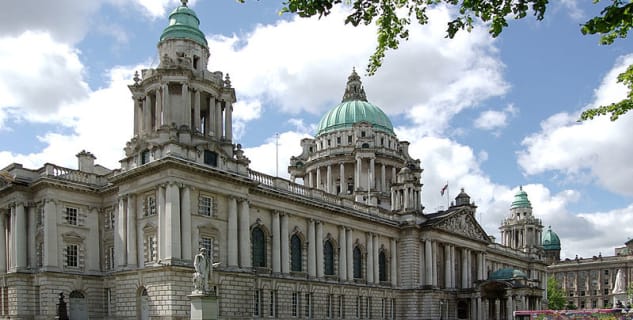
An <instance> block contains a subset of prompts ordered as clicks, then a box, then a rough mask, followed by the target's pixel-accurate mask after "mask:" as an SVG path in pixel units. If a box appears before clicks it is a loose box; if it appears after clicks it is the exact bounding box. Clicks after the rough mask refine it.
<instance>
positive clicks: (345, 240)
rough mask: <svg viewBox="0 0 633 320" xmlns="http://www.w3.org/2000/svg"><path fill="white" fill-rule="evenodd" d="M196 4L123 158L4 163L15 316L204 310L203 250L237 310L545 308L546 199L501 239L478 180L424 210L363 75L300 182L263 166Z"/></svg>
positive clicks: (403, 145)
mask: <svg viewBox="0 0 633 320" xmlns="http://www.w3.org/2000/svg"><path fill="white" fill-rule="evenodd" d="M182 2H183V4H182V5H181V6H179V7H178V8H176V9H175V10H174V11H173V12H172V13H171V14H170V16H169V19H170V23H169V26H167V27H166V28H165V29H164V31H163V33H162V35H161V38H160V40H159V43H158V54H159V57H160V65H159V66H158V67H157V68H155V69H145V70H142V72H141V73H137V74H136V75H135V77H134V79H133V83H132V84H131V85H130V86H129V89H130V91H131V92H132V98H133V99H132V100H133V101H131V103H130V106H131V109H132V110H131V112H133V113H134V123H133V124H132V125H133V127H134V131H133V132H134V135H133V137H131V138H130V140H129V141H128V142H127V143H126V145H125V146H124V151H125V155H124V157H123V158H122V159H121V161H120V163H121V167H120V168H119V169H115V170H111V169H108V168H105V167H103V166H100V165H98V164H95V160H96V158H95V156H94V155H93V154H91V153H90V152H86V151H82V152H80V153H78V154H77V159H78V167H77V169H71V168H64V167H60V166H57V165H54V164H50V163H47V164H45V165H44V166H43V167H41V168H39V169H28V168H24V167H23V166H22V165H20V164H16V163H14V164H10V165H8V166H7V167H5V168H4V169H3V170H2V173H3V174H2V175H1V176H0V230H1V231H2V232H3V234H4V236H0V318H2V319H8V318H10V319H50V318H52V317H54V316H55V315H56V312H57V311H56V309H57V307H56V304H57V303H58V301H59V295H60V293H63V294H64V295H65V297H66V299H67V302H68V310H69V314H70V317H71V319H87V318H90V319H149V318H152V319H188V316H189V310H190V300H189V298H188V297H187V295H189V294H190V293H191V291H192V289H193V285H192V273H193V267H192V259H193V257H194V255H195V253H196V252H198V248H199V247H204V248H206V249H207V252H210V255H211V257H212V259H213V261H214V262H219V263H220V265H219V266H218V267H217V268H216V269H215V270H214V272H213V279H212V285H213V286H214V288H215V289H214V290H215V292H216V293H217V295H218V297H219V308H220V317H221V318H222V319H252V318H278V319H280V318H283V319H288V318H315V319H324V318H331V319H343V318H348V319H349V318H363V319H509V318H511V312H512V311H513V310H520V309H538V308H540V306H541V300H542V297H543V294H544V284H545V281H544V280H545V267H546V265H545V264H544V262H543V260H542V258H543V256H542V252H541V250H540V249H539V246H540V244H539V243H537V242H535V239H539V236H538V233H539V232H540V230H541V228H542V227H541V224H540V221H538V220H536V219H535V218H533V217H532V215H531V208H526V207H523V206H518V207H516V208H515V207H514V204H513V207H512V208H511V210H510V211H511V215H512V216H513V217H514V216H516V217H515V218H509V219H510V220H507V223H505V222H504V225H503V226H502V228H506V229H503V230H504V235H505V234H506V233H507V234H508V236H511V237H509V238H508V240H507V241H506V240H504V242H503V244H497V243H494V241H493V239H492V238H491V237H490V236H489V235H488V234H487V233H486V232H485V231H484V230H483V229H482V227H481V226H480V225H479V223H478V222H477V220H476V219H475V212H476V209H477V207H476V206H475V205H474V203H472V202H471V201H470V197H469V196H468V194H466V193H465V192H464V190H462V192H461V193H460V194H459V195H458V196H457V197H456V198H455V202H454V203H453V204H452V205H451V206H450V207H449V208H448V209H447V210H445V211H439V212H432V213H427V212H424V210H423V209H424V208H423V206H422V204H421V196H420V195H421V191H422V183H421V174H422V171H423V170H422V167H421V164H420V161H419V160H416V159H413V158H412V157H411V156H410V155H409V153H408V145H409V144H408V143H407V142H405V141H400V140H399V139H398V137H397V136H396V134H395V133H394V131H393V126H392V124H391V121H390V120H389V118H388V117H387V116H386V115H385V114H384V112H382V111H381V110H380V108H378V107H377V106H375V105H373V104H371V103H370V102H368V100H367V97H366V95H365V92H364V89H363V87H362V83H361V80H360V77H359V76H358V75H357V74H356V73H355V72H352V74H351V75H350V76H349V78H348V82H347V86H346V89H345V93H344V96H343V100H342V102H341V104H339V105H337V106H335V107H334V108H333V109H332V110H331V111H330V112H328V113H327V114H325V115H324V117H323V119H322V120H321V122H320V124H319V129H318V132H317V134H316V136H315V137H314V139H304V140H303V141H301V145H302V146H303V151H302V153H301V154H300V155H298V156H296V157H293V158H292V160H291V165H290V167H289V169H288V170H289V173H290V174H291V179H290V180H286V179H282V178H279V177H273V176H269V175H266V174H263V173H260V172H256V171H253V170H251V169H249V162H250V161H249V159H248V158H247V156H246V155H245V154H244V152H243V150H242V149H241V146H240V145H239V144H235V143H233V137H232V111H233V103H234V102H235V101H236V95H235V89H234V88H233V87H232V86H231V81H230V79H229V76H228V75H225V74H223V73H222V72H220V71H215V72H210V71H208V70H207V62H208V59H209V56H210V55H209V48H208V45H207V41H206V39H205V37H204V34H203V33H202V32H201V31H200V29H199V23H200V22H199V20H198V18H197V16H196V14H195V12H194V11H193V10H191V9H190V8H189V7H187V1H186V0H183V1H182ZM521 192H523V191H522V190H521ZM518 197H519V198H520V200H521V201H523V199H525V200H526V201H527V194H525V193H524V192H523V193H521V194H519V195H518ZM521 203H523V202H521ZM528 204H529V201H528ZM527 209H530V210H527ZM523 210H525V211H523ZM519 211H521V212H520V213H519ZM528 212H529V214H528ZM519 215H520V217H519ZM512 219H514V220H512ZM510 221H516V223H518V225H521V226H523V229H520V228H518V227H516V228H515V227H513V226H512V223H511V222H510ZM516 239H519V240H517V241H515V240H516Z"/></svg>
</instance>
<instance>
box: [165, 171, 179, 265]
mask: <svg viewBox="0 0 633 320" xmlns="http://www.w3.org/2000/svg"><path fill="white" fill-rule="evenodd" d="M165 218H166V220H165V234H166V236H167V241H166V248H165V249H166V250H165V253H166V256H165V258H166V259H167V260H171V259H181V258H182V251H181V250H182V247H181V243H180V222H181V221H180V186H179V185H178V184H177V183H176V182H173V181H171V182H169V183H167V187H166V190H165Z"/></svg>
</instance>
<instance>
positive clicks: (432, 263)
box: [431, 241, 438, 287]
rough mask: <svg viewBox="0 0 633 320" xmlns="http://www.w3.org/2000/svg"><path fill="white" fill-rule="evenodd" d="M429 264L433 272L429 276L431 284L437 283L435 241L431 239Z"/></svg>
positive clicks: (435, 284)
mask: <svg viewBox="0 0 633 320" xmlns="http://www.w3.org/2000/svg"><path fill="white" fill-rule="evenodd" d="M431 248H432V249H431V250H432V251H431V252H432V254H431V266H432V268H433V272H432V274H431V278H432V279H433V286H436V287H437V285H438V283H437V241H433V242H432V243H431Z"/></svg>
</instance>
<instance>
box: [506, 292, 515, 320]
mask: <svg viewBox="0 0 633 320" xmlns="http://www.w3.org/2000/svg"><path fill="white" fill-rule="evenodd" d="M506 299H507V301H506V312H507V314H506V319H512V311H513V310H514V307H513V306H512V295H511V294H508V297H507V298H506Z"/></svg>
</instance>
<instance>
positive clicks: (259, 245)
mask: <svg viewBox="0 0 633 320" xmlns="http://www.w3.org/2000/svg"><path fill="white" fill-rule="evenodd" d="M251 241H252V244H251V245H252V248H253V266H254V267H258V268H265V267H266V239H265V237H264V231H262V229H261V228H259V227H257V228H255V229H253V231H252V234H251Z"/></svg>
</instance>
